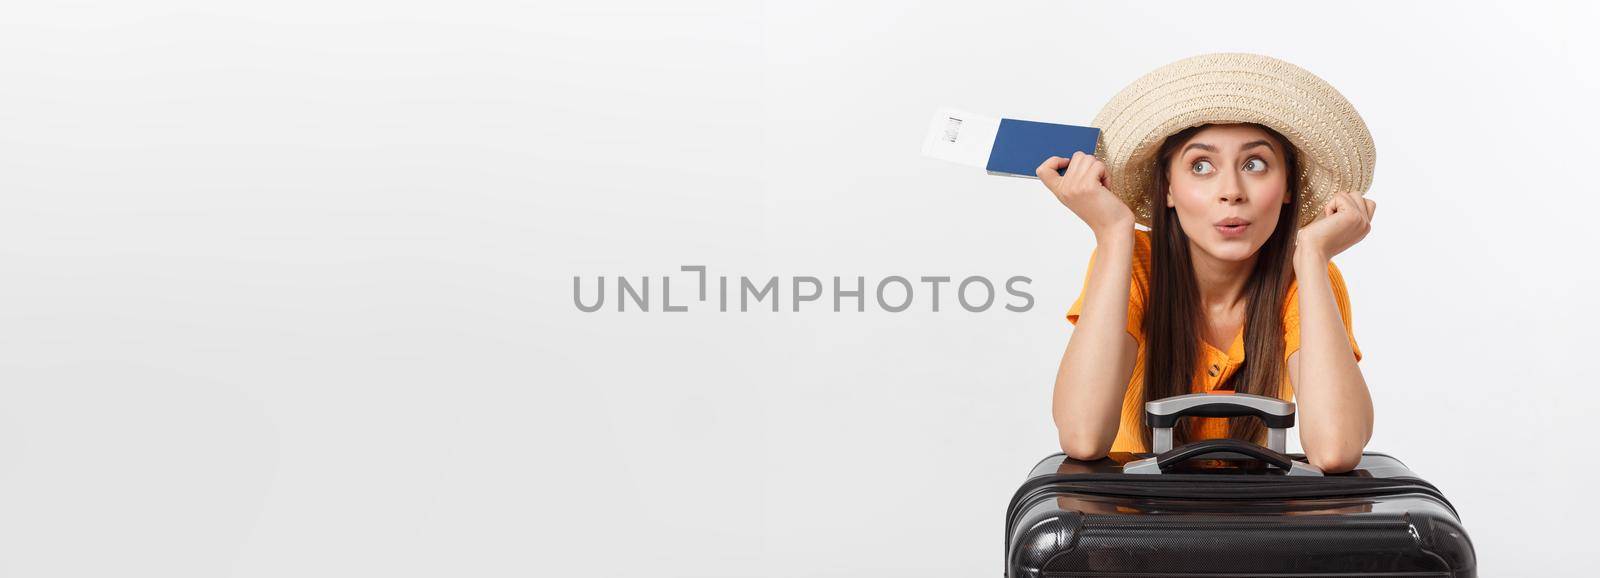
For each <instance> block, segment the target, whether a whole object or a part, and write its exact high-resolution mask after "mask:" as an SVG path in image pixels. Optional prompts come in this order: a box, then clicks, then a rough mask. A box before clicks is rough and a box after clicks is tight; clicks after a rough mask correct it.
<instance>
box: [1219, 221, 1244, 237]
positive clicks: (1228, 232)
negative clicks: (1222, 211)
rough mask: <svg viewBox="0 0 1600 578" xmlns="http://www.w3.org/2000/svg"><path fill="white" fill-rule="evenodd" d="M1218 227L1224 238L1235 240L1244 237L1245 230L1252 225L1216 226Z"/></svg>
mask: <svg viewBox="0 0 1600 578" xmlns="http://www.w3.org/2000/svg"><path fill="white" fill-rule="evenodd" d="M1216 227H1217V231H1219V232H1221V233H1222V236H1223V237H1225V238H1228V239H1234V238H1238V237H1243V236H1244V231H1245V229H1247V228H1249V227H1250V225H1249V224H1244V225H1216Z"/></svg>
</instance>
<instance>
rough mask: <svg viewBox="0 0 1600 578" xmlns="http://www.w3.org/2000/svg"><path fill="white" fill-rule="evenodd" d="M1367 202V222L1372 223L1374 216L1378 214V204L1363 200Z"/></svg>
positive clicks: (1370, 200)
mask: <svg viewBox="0 0 1600 578" xmlns="http://www.w3.org/2000/svg"><path fill="white" fill-rule="evenodd" d="M1362 200H1364V201H1366V202H1367V222H1368V223H1370V222H1372V216H1373V215H1376V214H1378V202H1377V201H1374V200H1372V199H1362Z"/></svg>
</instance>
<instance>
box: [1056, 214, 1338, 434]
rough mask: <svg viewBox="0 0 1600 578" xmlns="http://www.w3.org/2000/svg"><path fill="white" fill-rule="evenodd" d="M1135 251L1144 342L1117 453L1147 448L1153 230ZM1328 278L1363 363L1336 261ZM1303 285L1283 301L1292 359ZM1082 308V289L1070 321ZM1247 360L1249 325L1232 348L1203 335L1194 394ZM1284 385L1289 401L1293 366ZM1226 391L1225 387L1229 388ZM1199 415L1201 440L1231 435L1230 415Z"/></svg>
mask: <svg viewBox="0 0 1600 578" xmlns="http://www.w3.org/2000/svg"><path fill="white" fill-rule="evenodd" d="M1133 246H1134V250H1133V275H1132V277H1133V279H1132V283H1130V284H1129V285H1128V333H1130V334H1132V335H1133V338H1134V339H1135V340H1136V341H1138V342H1139V353H1138V356H1137V358H1136V359H1135V361H1134V364H1133V377H1132V378H1131V379H1130V380H1129V381H1128V390H1127V392H1126V393H1125V394H1124V397H1123V401H1122V423H1121V425H1120V426H1119V427H1118V428H1117V439H1116V441H1114V442H1112V444H1111V451H1113V452H1141V451H1148V450H1147V449H1146V448H1145V447H1144V442H1143V440H1141V439H1140V436H1139V433H1140V428H1143V427H1144V361H1145V347H1144V345H1145V343H1144V341H1145V339H1144V327H1143V320H1144V310H1145V297H1146V296H1148V295H1149V292H1150V291H1149V285H1150V233H1149V232H1148V231H1144V230H1140V229H1134V244H1133ZM1089 271H1090V272H1093V271H1094V254H1092V253H1091V254H1090V255H1089ZM1088 277H1089V275H1088V273H1085V275H1084V281H1083V285H1084V289H1085V290H1087V289H1088V287H1089V279H1088ZM1328 280H1329V281H1330V283H1329V285H1330V286H1331V287H1332V288H1333V296H1334V301H1335V302H1336V303H1338V306H1339V316H1340V317H1341V318H1342V319H1343V320H1344V328H1345V334H1346V335H1348V336H1349V337H1350V349H1351V350H1352V351H1353V352H1355V356H1356V361H1361V348H1360V347H1358V346H1357V345H1356V337H1355V332H1354V331H1352V330H1351V326H1350V296H1349V294H1348V293H1346V291H1345V286H1344V277H1343V276H1341V275H1340V274H1339V268H1338V267H1336V266H1334V264H1333V262H1332V261H1329V262H1328ZM1299 288H1300V284H1299V280H1295V281H1293V282H1291V283H1290V285H1289V294H1288V296H1287V297H1286V298H1285V299H1284V302H1283V342H1284V343H1283V344H1284V348H1283V356H1284V360H1285V361H1287V360H1288V358H1289V355H1290V354H1293V353H1294V352H1295V351H1298V350H1299V349H1300V291H1299ZM1082 309H1083V293H1082V292H1081V291H1080V292H1079V293H1078V299H1077V301H1074V302H1073V303H1072V308H1071V309H1068V310H1067V321H1069V322H1071V323H1072V324H1073V325H1077V323H1078V314H1079V312H1081V311H1082ZM1242 363H1244V327H1242V326H1241V327H1240V328H1239V334H1238V335H1236V336H1234V338H1233V344H1232V345H1230V346H1228V350H1227V351H1222V350H1219V349H1217V348H1216V347H1215V346H1213V345H1211V344H1210V343H1209V342H1207V341H1206V340H1204V339H1201V340H1200V350H1199V360H1198V367H1196V371H1195V379H1194V383H1192V384H1191V386H1190V391H1191V392H1193V393H1206V392H1211V391H1214V390H1216V389H1217V386H1219V385H1221V384H1223V383H1226V382H1227V381H1228V378H1229V377H1232V376H1233V374H1234V373H1235V372H1236V371H1237V370H1238V369H1239V365H1240V364H1242ZM1282 379H1283V387H1282V388H1281V391H1280V396H1281V397H1282V398H1283V400H1284V401H1293V400H1294V386H1293V384H1291V383H1290V381H1289V373H1288V366H1287V364H1285V367H1284V374H1283V378H1282ZM1224 391H1225V390H1224ZM1188 419H1199V420H1200V424H1199V426H1198V427H1199V429H1198V435H1199V439H1211V438H1222V437H1228V421H1227V418H1188Z"/></svg>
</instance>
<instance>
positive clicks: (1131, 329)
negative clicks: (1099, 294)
mask: <svg viewBox="0 0 1600 578" xmlns="http://www.w3.org/2000/svg"><path fill="white" fill-rule="evenodd" d="M1145 234H1146V233H1145V232H1144V231H1139V230H1137V229H1135V231H1134V249H1133V253H1134V254H1133V267H1132V269H1131V272H1132V275H1131V277H1132V278H1131V279H1130V280H1129V283H1128V334H1130V335H1132V336H1133V339H1134V340H1135V341H1137V342H1138V344H1139V346H1140V347H1143V346H1144V294H1145V286H1146V285H1147V283H1148V282H1147V280H1146V279H1148V276H1149V273H1148V265H1147V263H1149V261H1148V258H1149V253H1150V246H1149V239H1148V238H1147V237H1145V236H1144V235H1145ZM1097 253H1098V252H1095V253H1090V254H1089V266H1088V268H1087V270H1086V271H1085V272H1084V274H1083V288H1082V289H1080V290H1079V291H1078V298H1077V300H1075V301H1073V302H1072V307H1070V308H1068V309H1067V321H1068V322H1069V323H1072V324H1073V325H1077V324H1078V317H1079V314H1080V313H1082V312H1083V297H1084V293H1086V292H1087V291H1088V289H1089V276H1090V275H1091V274H1093V273H1094V261H1095V255H1096V254H1097Z"/></svg>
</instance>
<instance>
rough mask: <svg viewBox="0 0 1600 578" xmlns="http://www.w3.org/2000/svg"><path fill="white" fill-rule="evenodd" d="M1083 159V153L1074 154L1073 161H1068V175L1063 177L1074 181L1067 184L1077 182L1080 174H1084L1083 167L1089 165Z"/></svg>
mask: <svg viewBox="0 0 1600 578" xmlns="http://www.w3.org/2000/svg"><path fill="white" fill-rule="evenodd" d="M1083 157H1084V154H1083V151H1078V152H1075V153H1072V159H1071V160H1069V161H1067V172H1066V174H1064V175H1061V176H1062V177H1065V178H1068V179H1072V180H1069V181H1067V182H1069V183H1070V182H1076V181H1077V178H1078V174H1079V173H1082V172H1083V165H1086V164H1089V163H1086V162H1083Z"/></svg>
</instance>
